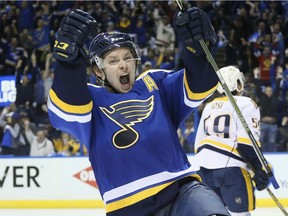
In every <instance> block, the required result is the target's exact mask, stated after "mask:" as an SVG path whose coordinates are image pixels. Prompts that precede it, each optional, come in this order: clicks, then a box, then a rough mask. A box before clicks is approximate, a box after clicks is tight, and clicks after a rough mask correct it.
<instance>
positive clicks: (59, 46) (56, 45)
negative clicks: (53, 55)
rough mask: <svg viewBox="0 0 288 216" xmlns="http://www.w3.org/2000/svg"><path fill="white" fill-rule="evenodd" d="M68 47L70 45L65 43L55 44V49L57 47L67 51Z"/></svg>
mask: <svg viewBox="0 0 288 216" xmlns="http://www.w3.org/2000/svg"><path fill="white" fill-rule="evenodd" d="M68 46H69V44H67V43H64V42H58V41H55V43H54V47H57V48H59V49H62V50H66V49H67V48H68Z"/></svg>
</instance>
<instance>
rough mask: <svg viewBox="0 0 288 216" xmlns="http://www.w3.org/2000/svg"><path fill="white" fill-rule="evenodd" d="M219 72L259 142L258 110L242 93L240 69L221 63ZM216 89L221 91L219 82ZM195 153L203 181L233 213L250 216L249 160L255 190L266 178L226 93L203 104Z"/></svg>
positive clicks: (222, 91)
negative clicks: (223, 65) (252, 169)
mask: <svg viewBox="0 0 288 216" xmlns="http://www.w3.org/2000/svg"><path fill="white" fill-rule="evenodd" d="M220 73H221V74H222V76H223V78H224V80H225V82H226V84H227V87H228V89H229V90H230V92H231V93H232V95H233V97H234V98H235V101H236V103H237V105H238V106H239V109H240V110H241V112H242V113H243V116H244V117H245V119H246V121H247V124H248V125H249V126H250V130H251V131H252V133H253V135H254V137H255V138H256V140H257V141H258V143H259V136H260V127H259V122H260V111H259V107H258V106H257V105H256V103H255V102H253V100H252V99H251V98H248V97H245V96H242V94H243V91H244V81H245V80H244V75H243V73H242V72H240V70H239V69H238V68H236V67H234V66H227V67H223V68H221V69H220ZM217 90H218V91H219V93H220V94H223V93H224V90H223V88H222V86H219V87H218V89H217ZM195 153H196V160H195V161H197V163H198V165H199V166H200V171H199V174H200V176H201V177H202V179H203V183H205V184H206V185H208V186H209V187H210V188H212V189H213V190H215V192H217V194H218V195H219V196H220V197H221V199H222V200H223V202H224V204H225V205H226V207H227V209H228V210H229V212H230V214H231V215H232V216H249V215H250V213H249V212H250V211H252V210H254V209H255V195H254V186H253V183H252V179H251V176H250V173H249V167H248V164H249V166H252V167H253V168H254V170H255V173H254V177H253V181H254V182H255V184H256V188H257V189H258V190H264V189H265V188H266V187H267V185H268V183H269V178H268V175H267V174H266V172H265V171H264V170H263V169H262V164H261V161H260V160H259V159H258V157H257V155H256V153H255V151H254V149H253V145H252V142H251V141H250V139H249V137H248V135H247V133H246V131H245V129H244V127H243V126H242V124H241V122H240V119H239V118H238V116H237V115H236V112H235V110H234V108H233V106H232V105H231V103H230V102H229V100H228V98H227V97H226V96H223V95H222V96H221V97H218V98H216V99H214V100H213V101H212V102H210V103H208V104H207V105H206V106H205V108H204V110H203V112H202V116H201V119H200V123H199V127H198V130H197V134H196V139H195Z"/></svg>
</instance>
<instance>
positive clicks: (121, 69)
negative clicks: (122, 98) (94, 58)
mask: <svg viewBox="0 0 288 216" xmlns="http://www.w3.org/2000/svg"><path fill="white" fill-rule="evenodd" d="M103 70H104V73H103V74H102V76H104V77H102V78H104V79H106V80H107V81H108V82H109V83H110V84H111V85H112V86H113V88H114V89H115V90H116V91H117V92H119V93H126V92H128V91H130V90H131V88H132V87H133V84H134V81H135V71H136V60H135V58H134V57H133V55H132V53H131V51H130V50H129V49H128V48H117V49H114V50H112V51H111V52H109V53H107V54H106V55H105V57H104V61H103Z"/></svg>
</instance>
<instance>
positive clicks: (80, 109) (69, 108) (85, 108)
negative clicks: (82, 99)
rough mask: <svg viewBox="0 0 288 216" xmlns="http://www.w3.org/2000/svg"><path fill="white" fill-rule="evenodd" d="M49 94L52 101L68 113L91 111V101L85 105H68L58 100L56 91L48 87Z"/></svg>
mask: <svg viewBox="0 0 288 216" xmlns="http://www.w3.org/2000/svg"><path fill="white" fill-rule="evenodd" d="M49 96H50V99H51V101H53V102H54V103H55V104H56V105H57V106H58V107H60V109H62V110H63V111H66V112H69V113H74V114H86V113H89V112H91V110H92V105H93V103H92V101H91V102H90V103H88V104H86V105H70V104H67V103H65V102H63V101H62V100H60V99H59V98H58V96H57V95H56V93H55V92H54V91H53V89H50V91H49Z"/></svg>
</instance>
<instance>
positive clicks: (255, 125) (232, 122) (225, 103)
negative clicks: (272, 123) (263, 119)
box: [195, 96, 260, 169]
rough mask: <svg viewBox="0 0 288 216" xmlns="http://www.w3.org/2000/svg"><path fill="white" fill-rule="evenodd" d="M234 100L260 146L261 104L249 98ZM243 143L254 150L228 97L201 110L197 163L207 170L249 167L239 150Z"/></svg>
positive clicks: (241, 97)
mask: <svg viewBox="0 0 288 216" xmlns="http://www.w3.org/2000/svg"><path fill="white" fill-rule="evenodd" d="M234 99H235V101H236V103H237V105H238V107H239V109H240V110H241V112H242V114H243V116H244V118H245V120H246V122H247V124H248V126H249V128H250V130H251V132H252V134H253V135H254V137H255V139H256V140H257V142H258V143H257V144H258V145H260V143H259V137H260V127H259V121H260V111H259V107H258V106H257V105H256V104H255V102H254V101H253V100H252V99H250V98H248V97H244V96H234ZM241 145H242V146H243V147H244V149H250V151H251V150H252V152H254V151H253V149H252V148H253V145H252V142H251V140H250V139H249V136H248V135H247V132H246V131H245V129H244V127H243V125H242V123H241V121H240V119H239V117H238V116H237V113H236V112H235V110H234V108H233V107H232V105H231V103H230V101H229V100H228V98H227V97H221V98H216V99H214V100H213V101H212V102H210V103H208V104H207V105H206V106H205V108H204V110H203V112H202V116H201V120H200V123H199V127H198V130H197V134H196V139H195V154H196V156H195V157H196V158H195V162H197V165H198V166H201V167H204V168H207V169H218V168H225V167H243V168H246V169H247V165H246V163H245V161H244V160H243V159H242V157H241V155H240V153H239V151H238V150H237V148H238V147H239V146H241ZM249 147H250V148H249ZM249 154H250V153H249ZM250 155H251V154H250ZM254 158H256V156H255V157H254Z"/></svg>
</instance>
